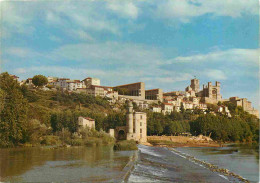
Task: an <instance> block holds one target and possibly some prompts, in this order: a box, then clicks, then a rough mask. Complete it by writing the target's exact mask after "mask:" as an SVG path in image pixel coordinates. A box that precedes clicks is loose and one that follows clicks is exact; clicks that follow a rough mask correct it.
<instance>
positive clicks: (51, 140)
mask: <svg viewBox="0 0 260 183" xmlns="http://www.w3.org/2000/svg"><path fill="white" fill-rule="evenodd" d="M41 144H44V145H61V141H60V139H59V137H58V136H54V135H48V136H44V137H43V140H42V141H41Z"/></svg>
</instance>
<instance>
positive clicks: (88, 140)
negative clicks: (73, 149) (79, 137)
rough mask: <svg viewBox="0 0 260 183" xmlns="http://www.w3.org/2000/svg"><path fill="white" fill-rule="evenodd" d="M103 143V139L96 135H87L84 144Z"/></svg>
mask: <svg viewBox="0 0 260 183" xmlns="http://www.w3.org/2000/svg"><path fill="white" fill-rule="evenodd" d="M101 144H102V140H101V139H99V138H96V137H87V138H86V139H85V140H84V145H86V146H93V145H101Z"/></svg>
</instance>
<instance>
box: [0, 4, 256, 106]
mask: <svg viewBox="0 0 260 183" xmlns="http://www.w3.org/2000/svg"><path fill="white" fill-rule="evenodd" d="M0 1H1V0H0ZM0 6H1V7H0V8H1V19H0V20H1V27H0V28H1V37H0V38H1V47H0V51H1V60H0V61H1V63H0V67H1V69H0V72H6V71H7V72H8V73H10V74H15V75H17V76H19V77H20V79H26V78H28V77H33V76H34V75H37V74H42V75H45V76H57V77H66V78H71V79H84V78H86V77H97V78H99V79H101V84H102V85H105V86H116V85H121V84H126V83H132V82H140V81H141V82H145V87H146V89H153V88H162V89H163V91H165V92H168V91H176V90H184V89H185V87H186V86H188V85H189V84H190V80H191V79H192V78H194V76H196V78H198V79H199V80H200V83H201V88H202V84H206V83H207V82H209V81H211V82H213V83H215V81H220V82H221V94H222V95H223V98H229V97H232V96H239V97H245V98H248V99H249V100H250V101H252V102H253V106H254V107H256V108H258V109H259V105H258V101H259V75H258V74H259V51H260V49H259V43H258V40H259V37H258V34H259V11H258V9H259V5H258V1H257V0H218V1H213V0H160V1H158V0H110V1H107V0H96V1H94V0H84V1H83V0H77V1H69V0H66V1H59V0H57V1H47V0H46V1H45V0H41V1H37V0H34V1H3V0H2V1H1V2H0Z"/></svg>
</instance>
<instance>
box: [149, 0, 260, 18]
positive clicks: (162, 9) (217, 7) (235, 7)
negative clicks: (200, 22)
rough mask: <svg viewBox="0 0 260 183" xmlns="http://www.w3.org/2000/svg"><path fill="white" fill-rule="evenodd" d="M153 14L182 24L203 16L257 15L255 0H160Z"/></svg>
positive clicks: (235, 16)
mask: <svg viewBox="0 0 260 183" xmlns="http://www.w3.org/2000/svg"><path fill="white" fill-rule="evenodd" d="M154 14H155V15H156V16H157V17H160V18H166V19H178V20H180V21H181V22H183V23H187V22H190V20H191V18H193V17H199V16H202V15H205V14H211V15H212V16H230V17H233V18H237V17H241V16H242V15H243V14H253V15H258V2H257V1H255V0H217V1H214V0H162V1H159V2H158V4H157V8H156V9H155V10H154Z"/></svg>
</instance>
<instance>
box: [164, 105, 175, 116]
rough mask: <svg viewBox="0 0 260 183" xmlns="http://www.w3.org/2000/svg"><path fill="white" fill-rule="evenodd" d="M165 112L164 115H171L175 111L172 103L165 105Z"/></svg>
mask: <svg viewBox="0 0 260 183" xmlns="http://www.w3.org/2000/svg"><path fill="white" fill-rule="evenodd" d="M162 106H163V110H162V113H164V114H171V112H172V111H173V105H172V104H170V103H163V105H162Z"/></svg>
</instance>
